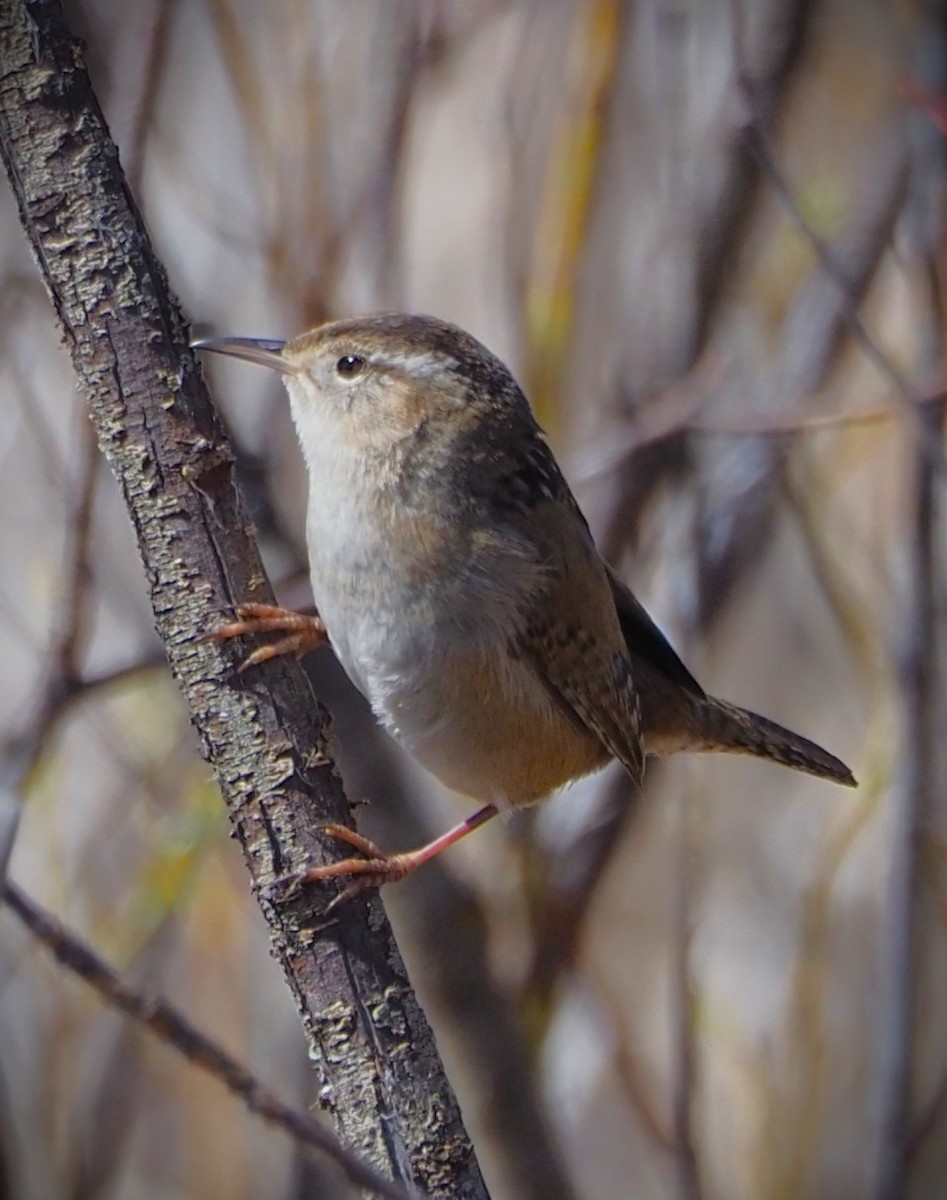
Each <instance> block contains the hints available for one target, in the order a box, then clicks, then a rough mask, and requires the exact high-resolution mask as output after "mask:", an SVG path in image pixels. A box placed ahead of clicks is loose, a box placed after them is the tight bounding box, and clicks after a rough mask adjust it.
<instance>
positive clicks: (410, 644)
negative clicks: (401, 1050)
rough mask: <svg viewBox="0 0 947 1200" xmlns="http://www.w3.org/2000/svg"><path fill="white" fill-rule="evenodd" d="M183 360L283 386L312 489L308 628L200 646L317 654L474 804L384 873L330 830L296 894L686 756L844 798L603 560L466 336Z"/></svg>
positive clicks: (382, 328) (216, 347)
mask: <svg viewBox="0 0 947 1200" xmlns="http://www.w3.org/2000/svg"><path fill="white" fill-rule="evenodd" d="M193 345H194V347H195V348H196V349H199V350H212V351H215V352H218V353H223V354H230V355H234V356H236V357H237V358H243V359H247V360H249V361H250V362H254V363H259V364H261V365H263V366H266V367H271V368H273V369H275V370H277V371H279V372H280V373H281V374H282V377H283V381H284V383H285V385H286V389H287V391H288V392H289V400H290V408H291V410H292V415H293V420H294V422H295V425H296V431H297V433H298V435H299V441H300V444H301V446H302V451H303V455H304V457H305V460H306V466H307V468H308V473H309V509H308V520H307V526H306V533H307V541H308V546H309V564H310V570H311V575H312V590H313V595H314V597H315V602H316V607H317V610H318V614H319V615H318V617H315V618H314V617H305V616H302V615H300V614H297V613H291V612H288V611H285V610H283V609H279V608H275V607H269V606H265V605H244V606H241V608H239V609H238V612H237V615H238V617H239V620H237V621H235V622H231V623H230V624H228V625H225V626H223V627H222V628H221V629H219V630H218V631H216V633H215V635H214V636H216V637H218V638H229V637H235V636H240V635H243V634H247V633H253V632H266V631H276V632H280V633H282V635H283V636H282V637H281V638H280V640H279V641H277V642H275V643H274V644H272V645H270V646H263V647H261V648H260V649H258V650H257V651H256V652H255V653H254V654H252V655H251V656H250V658H249V659H248V660H247V661H246V663H244V666H247V665H252V664H255V663H259V662H262V661H265V660H266V659H267V658H271V657H273V656H274V655H275V654H281V653H286V652H289V651H293V652H296V653H303V652H305V651H307V650H309V649H312V648H314V647H315V646H317V645H319V644H321V643H322V642H324V641H325V640H327V639H328V641H329V642H331V644H332V648H333V649H334V651H335V653H336V654H337V655H338V658H339V660H340V662H341V663H342V666H343V667H344V668H345V670H346V672H347V673H348V676H349V678H350V679H351V680H352V682H353V683H354V684H355V686H356V687H357V688H358V689H359V690H360V691H361V692H362V693H363V695H364V696H365V697H366V698H367V700H368V701H369V703H370V704H371V707H372V710H373V711H374V713H375V715H376V717H377V718H378V720H379V721H380V722H381V723H382V725H383V726H384V727H385V728H386V729H387V730H388V731H389V733H391V735H392V736H393V737H394V738H395V739H396V740H397V741H399V742H400V743H401V744H402V746H404V747H405V748H406V749H407V750H409V751H410V752H411V754H413V755H414V757H415V758H416V759H417V760H418V762H420V763H421V764H422V766H424V767H426V768H427V769H428V770H429V771H431V772H432V773H433V774H434V775H436V776H437V777H438V779H440V780H441V781H442V782H443V783H444V784H446V785H447V787H449V788H451V789H453V790H454V791H457V792H460V793H462V794H464V795H466V796H469V797H471V798H473V799H474V800H477V801H479V802H480V803H481V804H482V807H481V808H480V809H479V810H478V811H477V812H476V813H475V814H474V815H473V816H471V817H468V818H467V819H466V820H465V821H463V822H461V823H460V824H459V825H457V826H455V827H454V828H452V829H450V830H449V831H448V832H447V833H445V834H443V835H442V836H441V837H439V838H437V839H436V840H435V841H433V842H431V843H430V844H429V845H427V846H423V847H421V848H419V849H417V850H412V851H408V852H407V853H402V854H395V855H391V856H389V855H385V854H383V853H382V852H381V851H379V850H378V848H377V847H376V846H374V845H373V844H372V843H371V842H369V841H368V840H367V839H366V838H363V837H361V836H360V835H359V834H357V833H354V832H353V831H352V830H350V829H348V828H345V827H342V826H331V827H327V830H326V831H327V832H328V833H330V834H331V835H332V836H333V837H336V838H338V839H340V840H342V841H344V842H347V843H348V844H349V845H350V846H351V847H352V848H354V850H356V851H357V852H358V855H357V856H353V857H349V858H346V859H344V860H343V861H341V862H336V863H331V864H329V865H327V866H321V867H316V868H314V869H313V870H311V871H309V872H307V873H306V875H305V877H304V878H305V880H307V881H308V880H317V879H327V878H333V877H348V878H350V879H351V880H352V882H351V883H350V884H349V886H348V888H347V889H346V892H345V893H343V895H345V894H348V893H351V892H353V891H355V890H358V888H359V887H360V886H363V885H364V884H365V883H373V884H374V883H383V882H386V881H388V880H392V879H397V878H400V877H402V876H403V875H406V874H407V873H408V872H409V871H412V870H414V869H415V868H416V867H417V866H419V865H420V864H421V863H423V862H425V861H427V860H428V859H429V858H432V857H433V856H434V855H435V854H437V853H439V852H440V851H441V850H443V849H445V848H446V847H447V846H450V845H452V844H453V843H454V842H456V841H458V840H459V839H460V838H461V837H463V836H464V835H465V834H466V833H469V832H470V831H471V830H472V829H475V828H476V827H477V826H479V825H482V824H483V823H484V822H485V821H487V820H489V819H490V818H491V817H493V816H495V815H496V813H497V812H499V811H501V810H504V809H510V808H518V807H521V806H523V805H528V804H533V803H535V802H536V801H538V800H542V799H543V798H544V797H546V796H548V795H549V794H550V793H551V792H554V791H555V790H556V789H557V788H559V787H561V786H562V785H563V784H566V783H568V782H570V781H571V780H574V779H577V778H578V777H579V776H582V775H586V774H588V773H589V772H591V771H595V770H597V769H598V768H599V767H602V766H604V765H605V764H606V763H607V762H609V760H610V759H612V758H616V759H618V761H619V762H620V763H621V764H622V765H623V766H624V768H625V769H626V771H627V772H628V774H629V775H630V776H631V778H632V781H633V782H634V784H635V785H636V786H640V784H641V781H642V775H643V771H644V760H645V757H646V755H668V754H673V753H676V752H677V751H682V750H719V751H729V752H732V753H738V754H752V755H756V756H758V757H760V758H767V759H771V760H772V761H774V762H777V763H782V764H784V765H785V766H789V767H795V768H796V769H797V770H800V771H807V772H809V773H810V774H812V775H818V776H821V777H822V778H825V779H830V780H833V781H835V782H836V783H842V784H846V785H848V786H854V784H855V780H854V778H853V776H852V773H851V771H850V770H849V769H848V767H846V766H845V764H844V763H842V762H840V761H839V759H837V758H835V757H834V756H833V755H831V754H829V753H828V752H827V751H825V750H823V749H822V748H821V747H819V746H817V745H815V744H814V743H813V742H810V741H808V740H807V739H806V738H803V737H800V736H799V735H798V734H795V733H792V732H790V731H789V730H788V729H783V728H782V727H781V726H779V725H777V724H775V723H774V722H772V721H769V720H767V719H766V718H765V717H760V716H757V715H756V714H755V713H751V712H748V711H746V710H745V709H742V708H738V707H736V706H735V705H733V704H728V703H727V702H726V701H724V700H718V699H715V698H714V697H713V696H709V695H707V694H706V693H705V692H704V690H703V689H702V688H701V686H700V684H699V683H697V681H696V680H695V679H694V677H693V676H692V675H691V674H690V672H689V671H688V670H687V668H686V667H685V666H684V664H683V663H682V662H681V660H680V659H679V658H678V656H677V654H676V653H675V651H674V650H673V649H672V648H671V645H670V644H669V643H668V641H667V640H666V639H665V637H664V636H663V634H662V633H661V631H660V630H659V629H658V627H657V626H656V625H655V624H654V622H653V621H652V620H651V618H650V617H649V616H648V614H647V613H646V612H645V610H644V608H642V606H641V605H640V604H639V603H638V601H637V600H636V599H635V597H634V596H633V595H632V593H631V591H630V590H629V589H628V588H627V587H626V586H625V584H624V583H622V582H621V580H620V579H618V578H617V577H616V575H615V573H614V572H613V571H612V569H611V568H610V567H609V566H608V564H607V563H606V562H604V561H603V559H602V558H601V557H600V556H599V553H598V551H597V550H596V548H595V544H594V542H593V541H592V536H591V534H590V532H589V528H588V525H587V524H586V522H585V519H584V518H583V516H582V513H581V512H580V511H579V507H578V505H577V504H576V502H575V500H574V499H573V496H572V493H571V491H570V490H569V487H568V485H567V484H566V482H565V480H564V478H563V476H562V473H561V472H560V470H559V467H558V465H557V464H556V460H555V458H554V457H553V455H552V452H551V451H550V449H549V446H548V444H547V442H546V439H545V437H544V435H543V433H542V430H541V429H540V428H539V426H538V425H537V424H536V421H535V419H534V418H533V414H532V412H531V410H530V407H529V404H528V402H527V400H526V397H525V396H524V395H523V393H522V391H521V390H520V388H519V387H518V386H517V384H516V381H515V380H514V379H513V376H512V375H511V374H510V372H509V371H508V370H507V368H506V367H505V366H504V364H503V363H502V362H501V361H500V360H499V359H498V358H496V357H495V356H494V355H493V354H491V353H490V351H489V350H487V349H486V347H484V346H482V345H481V344H480V343H479V342H478V341H476V340H475V339H474V338H473V337H471V336H470V334H468V333H465V332H464V331H463V330H462V329H459V328H457V327H456V326H454V325H449V324H447V323H446V322H444V321H439V320H435V319H434V318H431V317H422V316H409V315H405V314H386V315H381V316H374V317H367V318H364V319H354V320H345V321H336V322H334V323H332V324H329V325H323V326H322V327H321V328H319V329H315V330H313V331H312V332H310V333H304V334H302V335H301V336H300V337H298V338H295V339H294V340H293V341H290V342H279V341H268V340H260V339H253V338H207V339H204V340H201V341H196V342H194V343H193ZM359 880H360V881H361V882H359Z"/></svg>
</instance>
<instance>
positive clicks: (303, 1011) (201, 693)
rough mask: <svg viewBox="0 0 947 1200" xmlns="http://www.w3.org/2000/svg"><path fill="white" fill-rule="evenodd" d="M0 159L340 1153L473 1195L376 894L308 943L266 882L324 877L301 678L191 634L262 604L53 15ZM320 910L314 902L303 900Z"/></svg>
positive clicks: (24, 60) (325, 806)
mask: <svg viewBox="0 0 947 1200" xmlns="http://www.w3.org/2000/svg"><path fill="white" fill-rule="evenodd" d="M0 157H2V158H3V161H4V165H5V167H6V170H7V174H8V176H9V179H10V183H11V186H12V188H13V191H14V193H15V195H16V200H17V204H18V206H19V210H20V216H21V220H22V223H23V227H24V230H25V232H26V235H27V237H28V239H29V241H30V244H31V247H32V249H33V254H34V257H35V258H36V261H37V265H38V268H39V270H40V272H41V274H42V276H43V280H44V283H45V285H46V288H47V290H48V292H49V295H50V298H51V300H52V302H53V305H54V307H55V310H56V313H57V316H58V318H59V322H60V324H61V326H62V329H63V333H64V337H65V340H66V343H67V346H68V348H69V351H70V353H71V355H72V359H73V365H74V367H75V371H76V376H77V379H78V383H79V387H80V388H81V390H82V392H83V393H84V395H85V397H86V399H87V402H88V405H89V410H90V414H91V416H92V420H93V424H94V425H95V428H96V432H97V436H98V441H99V444H100V446H101V447H102V449H103V451H104V453H105V455H106V457H107V458H108V461H109V464H110V466H111V468H112V471H113V473H114V474H115V476H116V478H117V480H118V482H119V485H120V487H121V489H122V492H123V495H124V498H125V502H126V504H127V507H128V512H129V516H130V518H131V520H132V522H133V524H134V527H135V532H136V535H137V539H138V544H139V549H140V553H141V557H142V561H143V564H144V567H145V573H146V579H147V584H148V588H149V592H150V598H151V602H152V606H153V608H154V613H155V619H156V624H157V627H158V631H159V633H160V634H161V637H162V639H163V641H164V643H165V647H166V649H167V653H168V658H169V660H170V664H171V668H172V671H173V672H174V675H175V678H176V680H177V682H178V684H179V686H180V687H181V690H182V692H183V694H184V696H185V699H186V701H187V703H188V705H189V707H190V710H191V714H192V718H193V721H194V724H195V726H196V728H197V731H198V735H199V739H200V745H201V750H202V753H203V754H204V755H205V757H207V758H208V759H209V760H210V761H211V762H212V763H213V764H214V767H215V770H216V772H217V777H218V779H219V782H220V785H221V789H222V792H223V795H224V799H225V801H226V804H227V807H228V810H229V813H230V817H231V821H232V824H233V828H234V832H235V834H236V836H237V837H238V838H239V840H240V843H241V845H242V847H243V851H244V855H245V858H246V861H247V865H248V868H249V870H250V872H251V876H252V879H253V884H254V887H255V889H256V892H257V895H258V896H259V899H260V905H261V908H262V910H263V914H264V916H265V918H266V920H267V923H268V925H269V929H270V935H271V939H272V944H273V949H274V953H275V955H276V957H277V959H278V960H279V962H280V963H281V965H282V967H283V970H284V972H285V974H286V977H287V981H288V983H289V986H290V988H291V990H292V992H293V995H294V997H295V999H296V1002H297V1005H298V1008H299V1011H300V1015H301V1017H302V1020H303V1023H304V1026H305V1029H306V1032H307V1034H308V1037H309V1041H310V1047H311V1055H312V1058H313V1061H314V1063H315V1065H316V1069H317V1072H318V1075H319V1077H320V1079H319V1083H320V1087H319V1095H320V1098H321V1101H322V1103H323V1104H324V1106H325V1108H326V1109H327V1110H328V1112H329V1114H330V1115H331V1117H332V1120H333V1121H334V1122H335V1124H336V1128H337V1130H338V1131H339V1133H340V1136H342V1137H343V1139H344V1140H345V1141H346V1142H348V1143H349V1144H350V1145H352V1146H353V1147H355V1148H356V1149H357V1151H358V1153H359V1154H360V1155H361V1156H362V1157H364V1158H366V1159H367V1160H368V1161H370V1162H371V1163H372V1164H374V1165H376V1166H378V1167H379V1168H380V1169H383V1170H384V1171H386V1172H388V1173H389V1174H390V1175H391V1176H392V1177H393V1178H394V1179H396V1180H398V1181H399V1182H401V1183H402V1184H403V1185H406V1186H414V1185H417V1186H420V1187H423V1188H424V1189H425V1190H426V1191H428V1192H429V1193H430V1195H431V1196H432V1197H447V1196H450V1197H464V1198H465V1200H476V1198H478V1197H479V1198H482V1197H484V1196H485V1195H486V1192H485V1190H484V1187H483V1183H482V1180H481V1178H480V1172H479V1168H478V1166H477V1163H476V1160H475V1158H474V1156H473V1152H472V1149H471V1146H470V1142H469V1139H468V1138H467V1135H466V1132H465V1130H464V1128H463V1125H462V1123H461V1119H460V1114H459V1111H458V1107H457V1103H456V1100H455V1098H454V1095H453V1092H452V1090H451V1087H450V1084H449V1083H448V1081H447V1079H446V1076H445V1075H444V1072H443V1068H442V1066H441V1063H440V1060H439V1058H438V1055H437V1051H436V1048H435V1045H434V1041H433V1037H432V1034H431V1031H430V1028H429V1027H428V1024H427V1022H426V1020H425V1018H424V1015H423V1013H422V1012H421V1010H420V1008H419V1006H418V1004H417V1001H416V999H415V997H414V994H413V992H412V990H411V987H410V985H409V983H408V980H407V977H406V974H405V971H404V967H403V964H402V962H401V958H400V955H399V953H398V950H397V947H396V946H395V944H394V941H393V940H392V937H391V933H390V930H389V928H388V925H387V923H386V921H385V919H384V914H383V912H382V909H381V905H380V903H379V901H378V900H377V898H373V899H371V900H368V901H365V902H362V903H357V904H352V905H350V906H349V907H348V908H347V910H346V911H345V912H344V913H343V914H342V915H341V917H340V919H339V921H338V922H336V923H333V924H332V925H330V926H328V927H324V928H321V929H318V930H315V931H314V930H313V929H312V912H311V903H312V899H311V898H307V897H305V896H303V897H300V898H294V899H293V900H292V901H279V900H277V899H276V898H274V894H273V891H272V886H271V885H272V883H273V881H274V879H276V878H278V877H279V876H282V875H284V874H286V873H287V872H293V871H295V870H299V869H300V868H301V867H302V866H303V865H305V864H311V863H314V862H318V861H322V860H323V858H324V855H325V853H326V849H324V848H323V846H322V843H321V840H320V838H319V836H318V834H317V830H318V827H319V825H320V824H321V823H324V822H326V821H335V822H339V821H341V822H343V823H344V822H346V821H347V820H349V812H348V804H347V802H346V800H345V797H344V795H343V792H342V788H341V785H340V783H339V780H338V778H337V776H336V773H335V770H334V766H333V764H332V761H331V759H330V758H329V756H328V753H327V750H326V741H325V739H326V734H327V730H328V718H327V714H326V713H325V711H324V710H323V709H321V708H320V707H319V705H318V704H317V703H316V702H315V700H314V699H313V697H312V695H311V692H310V691H309V688H308V686H307V685H306V683H305V679H304V676H303V674H302V672H301V671H300V670H299V669H298V667H297V666H295V665H294V664H291V663H289V664H285V663H278V664H274V665H268V666H267V667H266V668H265V669H261V670H260V671H259V672H255V673H253V678H246V677H241V678H239V679H235V677H234V675H233V670H232V663H231V662H230V661H229V655H228V652H227V651H225V650H221V649H219V648H218V647H216V646H214V645H211V644H208V643H204V642H202V641H201V640H200V635H201V634H203V633H205V632H206V631H207V630H208V628H210V627H212V626H213V625H215V624H216V623H217V622H218V621H219V616H220V614H221V613H222V612H224V611H227V610H228V608H229V607H230V606H232V605H233V604H234V603H237V602H243V601H248V600H255V601H261V602H272V599H273V597H272V592H271V590H270V588H269V586H268V584H267V582H266V578H265V575H264V572H263V568H262V565H261V562H260V558H259V553H258V550H257V547H256V544H255V541H254V539H253V535H252V529H251V526H250V522H249V519H248V517H247V513H246V510H245V508H244V505H243V502H242V500H241V497H240V495H239V493H238V491H237V489H236V484H235V480H234V474H233V453H232V450H231V447H230V444H229V442H228V441H227V439H226V437H225V435H224V433H223V431H222V427H221V425H220V422H219V420H218V418H217V416H216V413H215V412H214V410H213V408H212V406H211V404H210V401H209V398H208V396H207V393H206V390H205V388H204V386H203V383H202V381H201V379H200V377H199V375H198V374H197V372H196V370H195V366H194V361H193V358H192V356H191V354H190V352H189V351H188V349H187V340H188V339H187V330H186V327H185V323H184V320H183V318H182V315H181V313H180V311H179V309H178V307H177V304H176V303H175V301H174V300H173V298H172V297H171V295H170V294H169V291H168V287H167V282H166V279H165V275H164V271H163V269H162V268H161V266H160V264H159V263H158V261H157V259H156V258H155V255H154V251H153V249H152V247H151V245H150V243H149V241H148V237H147V234H146V231H145V229H144V226H143V223H142V220H141V216H140V214H139V213H138V210H137V208H136V207H135V205H134V202H133V201H132V199H131V196H130V194H129V191H128V188H127V185H126V183H125V180H124V178H123V175H122V172H121V169H120V167H119V163H118V156H117V153H116V150H115V146H114V144H113V143H112V142H111V140H110V138H109V135H108V131H107V128H106V126H105V122H104V119H103V116H102V113H101V110H100V108H99V105H98V103H97V101H96V99H95V96H94V94H93V92H92V88H91V84H90V82H89V78H88V75H87V73H86V71H85V67H84V64H83V60H82V51H81V47H80V46H79V45H78V44H77V43H76V42H74V41H73V40H72V38H71V36H70V34H69V32H68V30H67V29H66V27H65V25H64V23H63V18H62V13H61V10H60V7H59V5H58V4H56V3H53V2H51V0H11V2H8V3H4V4H2V5H0ZM317 899H320V898H318V897H317Z"/></svg>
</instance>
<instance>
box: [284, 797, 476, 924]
mask: <svg viewBox="0 0 947 1200" xmlns="http://www.w3.org/2000/svg"><path fill="white" fill-rule="evenodd" d="M496 813H497V809H496V806H495V805H493V804H487V805H485V806H484V807H483V808H481V809H479V810H478V811H477V812H475V813H474V814H473V816H472V817H467V819H466V820H464V821H461V822H460V824H459V825H454V826H453V827H452V828H451V829H448V830H447V832H446V833H442V834H441V835H440V837H437V838H435V839H434V840H433V841H432V842H428V843H427V844H426V845H424V846H419V847H418V848H417V849H416V850H405V851H403V852H402V853H401V854H385V852H384V851H383V850H380V849H379V848H378V846H376V845H375V843H374V842H373V841H372V840H371V839H370V838H367V837H364V836H363V835H362V834H360V833H356V832H355V830H354V829H349V827H348V826H347V825H322V826H320V827H319V832H320V833H324V834H326V835H327V836H328V837H332V838H335V839H336V840H337V841H340V842H345V843H346V845H348V846H351V847H352V849H353V850H355V851H357V852H358V854H359V856H360V857H358V858H355V857H349V858H343V859H340V860H339V861H338V862H332V863H325V864H324V865H323V866H319V867H311V868H310V869H309V870H307V871H302V872H300V873H299V874H298V875H294V876H291V877H290V878H289V879H286V880H282V881H281V883H282V884H283V885H288V888H289V890H288V891H284V893H283V894H284V897H285V896H288V895H291V894H292V893H293V892H295V891H297V890H298V889H299V888H303V887H305V886H306V885H307V884H310V883H321V882H322V881H323V880H326V879H345V878H348V880H349V882H348V883H347V884H346V885H345V887H344V888H343V889H342V891H341V892H339V894H338V895H337V896H336V897H334V898H333V899H332V900H331V901H330V902H329V904H328V906H327V907H326V909H325V911H324V913H323V915H324V916H328V915H329V913H331V912H333V911H334V910H335V909H337V908H339V907H340V906H341V905H343V904H345V903H346V902H347V901H349V900H351V899H352V898H353V897H354V896H358V895H359V894H360V893H361V892H364V891H366V890H367V889H368V888H380V887H381V886H382V885H383V884H386V883H394V882H395V881H396V880H398V879H404V877H405V876H406V875H410V874H411V872H412V871H416V870H417V869H418V867H420V866H422V865H423V864H424V863H426V862H428V861H429V860H430V859H432V858H434V857H435V855H438V854H440V853H441V851H442V850H446V849H447V847H448V846H453V844H454V843H455V842H459V841H460V839H461V838H463V837H466V836H467V834H468V833H471V832H473V830H474V829H477V828H479V827H480V826H481V825H483V824H485V823H486V822H487V821H489V820H490V818H491V817H495V816H496Z"/></svg>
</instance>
